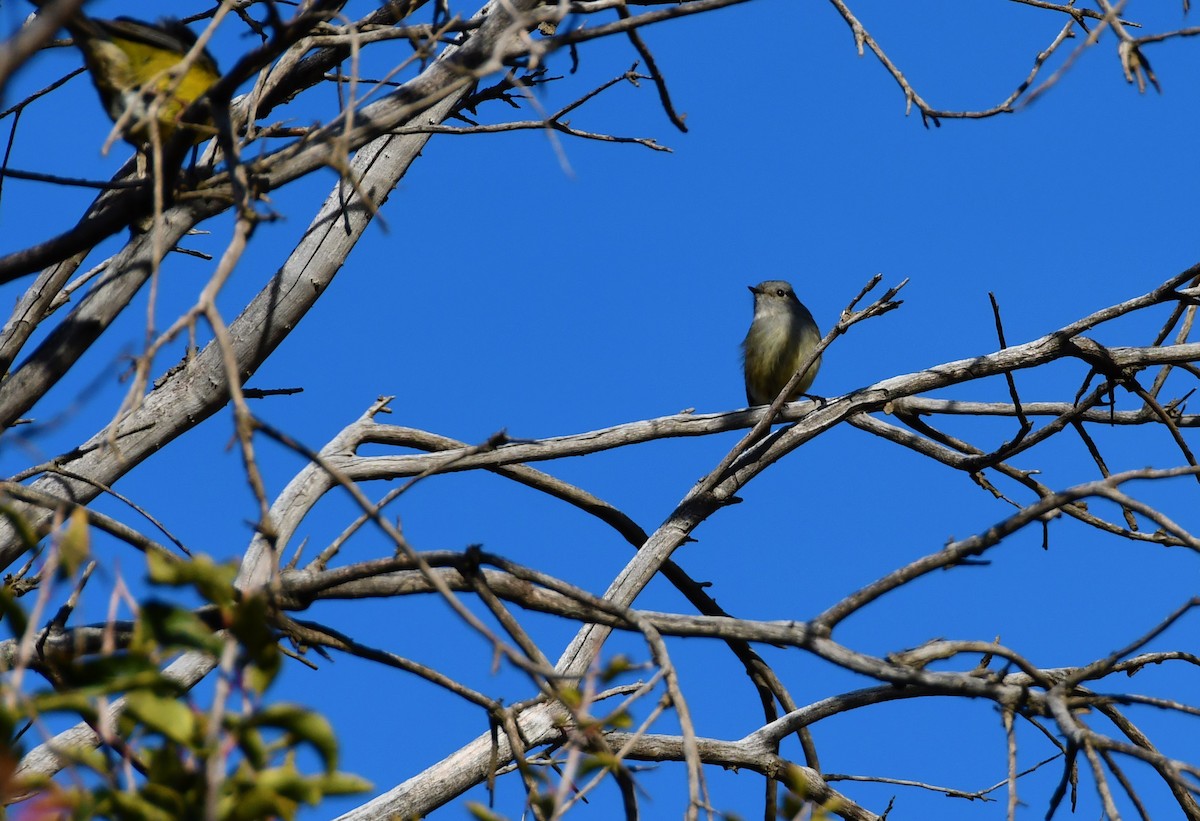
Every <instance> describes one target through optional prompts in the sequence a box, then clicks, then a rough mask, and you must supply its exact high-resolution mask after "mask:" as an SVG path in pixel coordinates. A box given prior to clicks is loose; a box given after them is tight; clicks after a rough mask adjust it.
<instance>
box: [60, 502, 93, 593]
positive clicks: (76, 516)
mask: <svg viewBox="0 0 1200 821" xmlns="http://www.w3.org/2000/svg"><path fill="white" fill-rule="evenodd" d="M91 552H92V541H91V538H90V536H89V534H88V514H87V509H86V508H83V507H77V508H75V509H74V510H72V511H71V518H70V519H68V520H67V528H66V530H65V531H63V535H62V538H61V539H59V540H58V575H59V578H68V577H70V576H73V575H75V571H76V570H78V569H79V568H80V567H81V566H82V565H83V563H84V562H86V561H87V560H88V556H90V555H91Z"/></svg>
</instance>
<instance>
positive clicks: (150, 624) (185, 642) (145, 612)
mask: <svg viewBox="0 0 1200 821" xmlns="http://www.w3.org/2000/svg"><path fill="white" fill-rule="evenodd" d="M138 629H139V631H141V632H140V634H139V636H138V638H139V639H140V640H142V641H145V640H149V641H151V642H153V643H154V644H155V645H156V647H157V648H158V649H175V648H184V649H187V650H203V651H204V652H206V653H208V654H210V655H213V656H219V655H220V654H221V648H222V646H223V644H224V642H223V641H222V640H221V637H220V636H218V635H217V634H216V633H215V632H213V629H212V628H211V627H209V626H208V625H207V624H205V623H204V620H203V619H201V618H200V617H199V616H197V615H196V614H195V613H193V612H192V611H191V610H187V609H185V608H182V607H176V606H174V605H172V604H167V603H165V602H161V601H148V602H146V603H145V604H143V605H142V607H141V610H140V612H139V614H138Z"/></svg>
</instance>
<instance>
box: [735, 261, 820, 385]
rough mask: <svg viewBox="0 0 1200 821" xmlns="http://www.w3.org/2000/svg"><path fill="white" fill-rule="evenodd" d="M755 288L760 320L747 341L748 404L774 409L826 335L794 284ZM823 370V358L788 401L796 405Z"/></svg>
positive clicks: (753, 324) (756, 313)
mask: <svg viewBox="0 0 1200 821" xmlns="http://www.w3.org/2000/svg"><path fill="white" fill-rule="evenodd" d="M749 288H750V292H751V293H753V294H754V320H753V321H752V322H751V323H750V330H749V331H747V332H746V338H745V339H744V340H743V341H742V363H743V365H744V367H745V371H746V401H747V402H748V403H749V404H750V405H769V404H770V403H772V402H774V401H775V397H777V396H779V393H780V392H781V391H782V390H783V388H784V386H785V385H787V383H788V382H789V381H791V378H792V377H793V376H795V375H796V371H798V370H800V368H801V367H802V366H803V365H804V362H805V361H806V360H807V359H808V357H809V356H810V355H811V354H812V352H813V350H814V349H815V348H816V347H817V344H818V343H819V342H820V341H821V331H820V330H819V329H818V328H817V323H816V322H814V321H813V318H812V314H810V313H809V312H808V308H805V307H804V305H802V304H801V302H800V300H798V299H796V292H795V291H793V290H792V286H791V284H790V283H787V282H784V281H783V280H782V279H769V280H767V281H766V282H760V283H758V284H757V285H751V286H749ZM820 367H821V357H819V356H818V357H817V358H816V360H815V361H814V362H813V363H812V365H810V366H809V368H808V370H807V371H806V372H805V373H804V377H803V378H802V379H801V380H800V383H799V384H798V385H797V386H796V389H795V390H794V391H792V393H791V394H790V395H789V396H788V398H787V401H789V402H793V401H795V400H796V398H797V397H799V396H800V394H802V393H804V392H805V391H806V390H808V386H809V385H811V384H812V383H813V379H815V378H816V376H817V369H818V368H820Z"/></svg>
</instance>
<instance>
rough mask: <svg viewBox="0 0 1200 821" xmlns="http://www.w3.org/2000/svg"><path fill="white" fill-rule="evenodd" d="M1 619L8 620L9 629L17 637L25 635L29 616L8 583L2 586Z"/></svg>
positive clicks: (0, 589)
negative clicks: (18, 602)
mask: <svg viewBox="0 0 1200 821" xmlns="http://www.w3.org/2000/svg"><path fill="white" fill-rule="evenodd" d="M0 619H4V620H6V621H7V622H8V627H9V631H10V632H11V633H12V634H13V636H14V637H15V638H20V637H21V636H23V635H25V629H26V627H28V625H29V618H28V617H27V616H26V615H25V611H24V610H23V609H22V608H21V605H19V604H17V597H16V595H15V594H14V593H13V590H12V587H10V586H9V584H8V583H6V584H5V585H4V587H2V588H0Z"/></svg>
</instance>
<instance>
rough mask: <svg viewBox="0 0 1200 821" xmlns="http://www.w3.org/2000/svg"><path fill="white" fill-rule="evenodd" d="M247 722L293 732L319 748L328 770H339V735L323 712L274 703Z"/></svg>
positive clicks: (317, 749)
mask: <svg viewBox="0 0 1200 821" xmlns="http://www.w3.org/2000/svg"><path fill="white" fill-rule="evenodd" d="M246 723H247V724H248V725H250V726H256V727H277V728H279V729H281V730H284V731H286V732H288V733H290V734H291V735H292V736H293V737H294V738H296V739H297V740H299V741H302V742H305V743H307V744H309V745H311V746H312V747H313V749H315V750H316V751H317V754H318V755H320V756H321V761H322V763H323V764H324V765H325V772H327V773H331V772H333V771H334V770H336V769H337V756H338V748H337V736H336V735H335V734H334V732H333V727H332V726H331V725H330V724H329V721H327V720H326V718H325V717H324V716H323V715H321V714H320V713H314V712H312V711H311V710H306V709H304V708H303V707H300V706H299V705H296V704H272V705H271V706H269V707H266V708H264V709H262V710H260V711H259V712H258V713H256V714H254V715H252V716H249V717H248V718H247V720H246Z"/></svg>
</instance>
